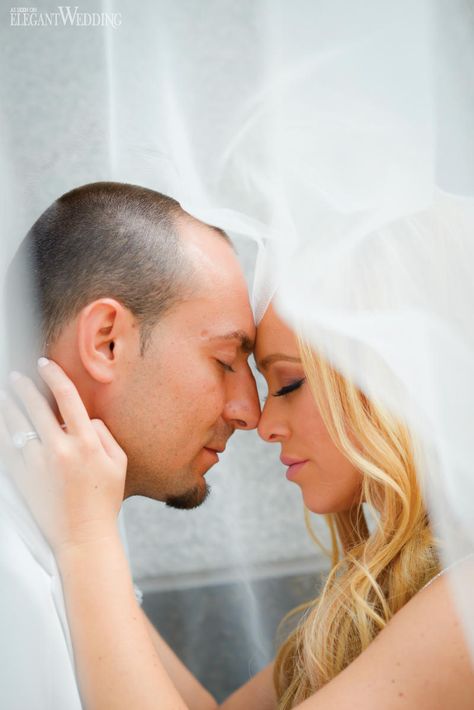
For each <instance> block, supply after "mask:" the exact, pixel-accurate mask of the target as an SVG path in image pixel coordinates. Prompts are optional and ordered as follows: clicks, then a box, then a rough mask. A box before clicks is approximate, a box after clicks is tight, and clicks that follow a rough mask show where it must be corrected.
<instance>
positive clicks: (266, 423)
mask: <svg viewBox="0 0 474 710" xmlns="http://www.w3.org/2000/svg"><path fill="white" fill-rule="evenodd" d="M257 431H258V435H259V436H260V438H261V439H263V440H264V441H267V442H269V443H270V444H273V443H277V442H279V441H283V440H284V439H285V438H286V437H287V436H288V433H289V432H288V427H287V425H286V423H285V421H284V420H283V419H281V418H278V417H276V416H275V413H273V412H272V411H271V407H270V405H269V403H268V402H267V403H266V404H265V405H264V407H263V410H262V414H261V416H260V420H259V422H258V427H257Z"/></svg>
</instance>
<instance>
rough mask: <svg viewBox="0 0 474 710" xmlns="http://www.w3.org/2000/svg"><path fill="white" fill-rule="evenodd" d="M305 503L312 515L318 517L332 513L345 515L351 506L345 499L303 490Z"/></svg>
mask: <svg viewBox="0 0 474 710" xmlns="http://www.w3.org/2000/svg"><path fill="white" fill-rule="evenodd" d="M301 492H302V495H303V502H304V504H305V506H306V507H307V508H308V510H309V511H310V512H311V513H316V514H317V515H330V514H331V513H344V512H346V511H347V510H349V509H350V508H351V505H349V504H348V503H347V501H346V500H345V499H343V498H336V497H334V496H328V495H327V494H326V495H324V494H322V493H319V494H318V493H317V492H315V491H304V490H302V491H301Z"/></svg>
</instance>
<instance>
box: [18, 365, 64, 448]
mask: <svg viewBox="0 0 474 710" xmlns="http://www.w3.org/2000/svg"><path fill="white" fill-rule="evenodd" d="M10 382H11V386H12V388H13V390H14V392H15V394H16V395H17V397H18V399H19V400H20V401H21V402H22V404H23V405H24V407H25V409H26V411H27V413H28V416H29V418H30V420H31V423H32V425H33V427H34V429H35V431H36V432H37V433H38V435H39V437H40V439H41V440H42V441H43V442H44V443H45V444H47V445H51V444H52V443H53V442H54V441H57V440H58V437H61V436H64V432H63V430H62V428H61V425H60V424H59V422H58V420H57V419H56V417H55V415H54V413H53V411H52V409H51V407H50V405H49V402H48V401H47V399H46V398H45V397H43V395H42V394H41V392H40V391H39V390H38V388H37V387H36V386H35V384H34V383H33V382H32V381H31V380H30V379H29V377H25V376H24V375H22V374H20V373H19V372H12V373H11V374H10ZM29 429H31V425H29Z"/></svg>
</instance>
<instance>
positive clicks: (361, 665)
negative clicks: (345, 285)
mask: <svg viewBox="0 0 474 710" xmlns="http://www.w3.org/2000/svg"><path fill="white" fill-rule="evenodd" d="M254 354H255V360H256V363H257V367H258V368H259V370H260V371H261V372H262V374H263V375H264V377H265V379H266V382H267V385H268V397H267V400H266V403H265V406H264V408H263V412H262V415H261V419H260V423H259V427H258V430H259V434H260V436H261V437H262V438H263V439H264V440H265V441H267V442H269V443H277V444H279V445H280V448H281V460H282V462H283V463H284V464H285V465H288V471H287V478H288V480H289V481H290V482H292V483H295V484H296V485H298V486H299V487H300V489H301V493H302V496H303V500H304V503H305V505H306V507H307V508H308V509H309V510H310V511H313V512H315V513H319V514H323V515H325V516H326V518H327V521H328V524H329V527H330V530H331V536H332V541H333V551H332V560H333V563H332V569H331V571H330V573H329V576H328V578H327V580H326V581H325V584H324V587H323V589H322V592H321V593H320V595H319V596H318V598H317V599H315V600H314V601H312V602H311V603H310V604H308V606H307V609H306V613H305V614H304V616H303V618H302V620H301V621H300V623H299V625H298V626H297V628H296V629H295V631H293V632H292V633H291V634H290V636H289V637H288V638H287V640H286V641H285V642H284V643H283V645H282V646H281V648H280V649H279V651H278V653H277V656H276V658H275V661H274V663H273V664H271V665H270V666H268V667H267V668H266V669H264V670H263V671H261V672H260V673H259V674H258V675H256V676H255V677H254V678H253V679H252V680H251V681H249V682H248V683H247V684H246V685H244V686H243V687H242V688H240V689H239V690H238V691H236V692H235V693H234V694H233V695H232V696H231V697H229V698H228V699H227V700H226V701H225V702H224V703H223V704H222V705H221V706H220V707H222V708H225V709H226V710H240V709H241V710H273V709H276V708H278V710H289V709H290V708H302V709H304V710H319V709H320V710H329V708H331V709H333V708H338V709H339V708H346V707H350V708H352V709H356V708H361V709H362V708H363V709H364V710H372V709H373V710H376V709H377V710H379V709H380V708H384V710H389V709H391V708H393V709H395V708H402V707H403V708H411V709H413V710H415V708H416V710H423V709H426V710H428V709H429V710H436V709H437V708H439V709H441V708H446V707H456V708H457V710H467V709H468V708H472V707H473V698H474V677H473V674H472V666H471V662H470V657H469V652H468V649H467V646H466V643H465V640H464V637H463V633H462V629H461V626H460V623H459V621H458V618H457V615H456V612H455V608H454V603H453V601H452V598H451V593H450V589H449V588H448V580H447V575H445V574H442V573H441V574H440V572H441V570H440V562H439V548H438V544H437V540H436V539H435V537H434V534H433V530H432V527H431V525H430V518H429V515H428V513H427V510H426V508H425V505H424V501H423V498H422V495H421V489H420V481H419V475H418V473H417V469H416V466H415V459H414V447H415V442H414V440H413V438H412V437H411V435H410V432H409V431H408V429H407V427H406V426H405V425H404V424H403V422H401V421H398V420H397V419H396V418H394V417H393V416H392V415H391V414H390V412H389V411H387V410H386V409H384V408H383V407H381V406H379V405H378V404H377V403H376V402H374V401H369V400H368V399H367V397H366V396H364V395H363V394H362V392H361V391H360V390H358V389H357V387H356V386H355V385H354V384H352V383H351V382H350V381H348V380H347V379H345V378H344V377H342V376H341V375H340V374H339V373H338V372H337V371H336V370H335V369H334V368H333V367H331V365H329V363H328V362H327V361H325V360H324V359H323V358H322V357H321V356H318V354H317V353H316V352H314V351H313V350H312V349H311V348H310V347H309V345H308V344H307V343H305V342H304V341H303V340H302V339H301V338H299V337H298V335H297V334H296V333H295V332H293V331H292V330H291V329H290V328H289V327H288V325H287V324H286V323H284V322H283V321H282V320H281V318H280V317H279V315H278V313H277V311H276V309H275V307H274V305H270V307H269V308H268V309H267V311H266V313H265V315H264V317H263V319H262V321H261V323H260V325H259V327H258V334H257V341H256V348H255V353H254ZM38 370H39V372H40V374H41V376H42V378H43V380H44V382H45V383H46V384H47V385H48V386H49V388H50V389H51V391H52V393H53V395H54V397H55V399H56V402H57V405H58V408H59V411H60V413H61V417H62V419H63V421H64V424H65V428H64V427H63V428H61V426H60V424H59V423H58V421H57V419H56V417H55V416H54V415H53V413H52V411H51V409H50V407H49V405H48V403H47V402H46V400H45V399H44V398H43V397H42V395H40V393H39V392H38V390H37V389H36V388H35V386H34V385H33V383H32V382H31V381H30V380H29V379H28V378H26V377H24V376H22V375H20V374H18V373H14V375H13V377H12V386H13V388H14V390H15V393H16V395H17V396H18V398H19V399H20V401H21V402H22V403H23V405H24V406H25V408H26V410H27V412H28V415H29V417H30V419H31V422H32V423H33V425H34V427H35V429H36V431H37V432H38V434H39V435H40V437H41V442H40V441H39V440H36V441H32V442H29V443H28V444H27V446H26V447H25V448H24V449H23V450H22V452H19V451H17V450H16V449H14V448H13V447H12V445H11V430H12V426H13V424H14V430H16V431H21V430H25V431H27V430H28V429H29V428H31V427H30V424H29V423H28V421H27V420H26V418H25V417H24V416H23V414H22V413H21V412H20V410H19V409H18V408H17V406H16V405H15V404H14V403H13V401H11V400H10V399H6V400H5V401H3V403H2V417H1V419H0V430H1V438H2V448H3V451H4V452H5V451H7V450H8V451H7V453H8V456H9V457H10V458H11V460H13V457H16V458H15V461H14V463H15V466H14V467H12V466H10V470H14V472H15V473H14V475H15V482H16V484H17V486H18V487H19V488H20V490H21V492H22V494H23V496H24V497H25V499H26V501H27V502H28V505H29V506H30V508H31V510H32V512H33V514H34V516H35V517H36V519H37V521H38V523H39V525H40V527H41V528H42V530H43V532H44V535H45V537H46V538H47V540H48V541H49V543H50V545H51V547H52V549H53V551H54V554H55V557H56V560H57V563H58V567H59V570H60V573H61V577H62V584H63V590H64V595H65V600H66V607H67V614H68V619H69V625H70V630H71V635H72V641H73V647H74V657H75V664H76V672H77V676H78V682H79V687H80V692H81V696H82V701H83V704H84V707H85V708H88V710H93V709H100V710H109V709H111V708H114V710H120V709H122V708H123V709H124V710H125V709H127V710H129V708H140V710H147V709H150V710H152V709H153V710H156V709H158V708H159V709H160V710H168V709H170V710H171V709H173V710H182V709H184V708H189V709H191V710H211V709H212V708H215V707H217V704H216V702H215V700H214V699H213V698H212V696H211V695H210V694H209V693H208V692H207V691H206V690H205V689H204V688H203V687H202V686H201V685H200V683H199V682H198V681H197V680H196V679H195V678H194V677H193V676H192V675H191V673H190V672H189V671H188V670H187V669H186V668H185V666H184V665H183V664H182V663H181V662H180V660H179V659H178V658H177V657H176V656H175V655H174V653H173V651H172V650H171V649H170V648H169V647H168V646H167V645H166V643H165V642H164V641H163V639H161V637H160V636H159V634H158V633H157V631H156V630H155V629H154V628H153V627H152V625H151V624H150V622H149V621H148V620H147V619H146V617H145V615H144V614H143V612H142V611H141V609H140V607H139V606H138V604H137V601H136V598H135V594H134V588H133V583H132V580H131V578H130V572H129V568H128V563H127V560H126V556H125V552H124V550H123V547H122V543H121V540H120V537H119V534H118V530H117V515H118V512H119V510H120V506H121V503H122V499H123V491H124V484H125V472H126V463H127V462H126V456H125V454H124V452H123V451H122V450H121V449H120V447H119V446H118V444H117V443H116V441H115V440H114V439H113V437H112V435H111V434H110V432H109V431H108V430H107V428H106V427H105V425H104V424H103V422H101V421H98V420H92V421H91V420H90V419H89V417H88V415H87V412H86V410H85V407H84V405H83V403H82V401H81V400H80V398H79V395H78V393H77V391H76V390H75V388H74V386H73V384H72V383H71V382H70V381H69V380H68V378H67V377H66V375H65V374H64V372H63V371H62V370H61V368H60V367H59V366H58V365H57V364H55V363H54V362H52V361H50V360H47V359H45V358H41V359H40V361H39V367H38ZM25 427H26V429H25ZM9 428H10V429H9ZM38 482H40V486H38ZM363 503H364V505H365V507H363ZM366 511H368V512H369V514H370V518H371V519H370V520H367V518H366ZM457 568H458V570H461V571H462V570H464V571H466V572H468V573H469V572H472V570H471V569H470V568H471V561H470V560H465V561H464V562H460V563H459V565H458V566H457Z"/></svg>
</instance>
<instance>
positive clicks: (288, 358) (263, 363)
mask: <svg viewBox="0 0 474 710" xmlns="http://www.w3.org/2000/svg"><path fill="white" fill-rule="evenodd" d="M279 360H283V361H284V362H301V358H299V357H294V356H293V355H285V354H284V353H272V355H267V357H264V358H263V360H260V362H258V363H257V369H258V370H266V369H267V367H269V365H272V364H273V363H274V362H277V361H279Z"/></svg>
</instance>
